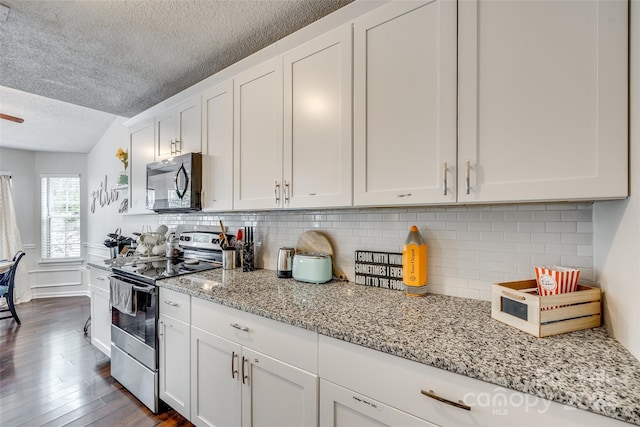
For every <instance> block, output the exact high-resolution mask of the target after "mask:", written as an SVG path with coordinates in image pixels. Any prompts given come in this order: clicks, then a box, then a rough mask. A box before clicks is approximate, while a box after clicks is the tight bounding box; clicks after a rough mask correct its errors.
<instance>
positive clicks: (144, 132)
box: [127, 120, 155, 214]
mask: <svg viewBox="0 0 640 427" xmlns="http://www.w3.org/2000/svg"><path fill="white" fill-rule="evenodd" d="M154 135H155V133H154V130H153V120H149V121H146V122H143V123H140V124H139V125H137V126H135V127H133V128H131V129H129V170H130V173H129V208H128V210H127V213H130V214H141V213H152V212H153V211H151V210H148V209H147V164H148V163H153V161H154V158H155V157H154V147H155V142H154Z"/></svg>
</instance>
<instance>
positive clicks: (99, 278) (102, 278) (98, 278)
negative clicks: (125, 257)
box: [96, 276, 107, 282]
mask: <svg viewBox="0 0 640 427" xmlns="http://www.w3.org/2000/svg"><path fill="white" fill-rule="evenodd" d="M96 279H97V280H102V281H103V282H104V281H105V280H107V278H106V277H104V276H98V277H96Z"/></svg>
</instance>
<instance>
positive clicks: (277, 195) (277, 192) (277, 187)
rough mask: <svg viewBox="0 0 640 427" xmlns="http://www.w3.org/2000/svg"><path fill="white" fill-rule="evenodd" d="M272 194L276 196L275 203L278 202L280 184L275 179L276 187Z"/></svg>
mask: <svg viewBox="0 0 640 427" xmlns="http://www.w3.org/2000/svg"><path fill="white" fill-rule="evenodd" d="M273 192H274V195H275V197H276V205H277V204H279V203H280V184H278V181H276V188H275V190H273Z"/></svg>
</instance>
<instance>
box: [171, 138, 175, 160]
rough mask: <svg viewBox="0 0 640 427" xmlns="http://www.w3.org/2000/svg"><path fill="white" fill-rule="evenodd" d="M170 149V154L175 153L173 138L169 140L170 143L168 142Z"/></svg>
mask: <svg viewBox="0 0 640 427" xmlns="http://www.w3.org/2000/svg"><path fill="white" fill-rule="evenodd" d="M170 147H171V148H170V150H171V155H172V156H173V155H175V150H176V141H175V140H173V139H172V140H171V144H170Z"/></svg>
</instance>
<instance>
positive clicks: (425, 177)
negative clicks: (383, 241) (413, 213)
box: [354, 0, 457, 205]
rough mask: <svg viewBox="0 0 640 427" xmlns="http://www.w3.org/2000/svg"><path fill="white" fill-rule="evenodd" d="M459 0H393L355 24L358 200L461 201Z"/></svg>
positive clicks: (387, 202) (391, 202)
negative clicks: (458, 174) (458, 163)
mask: <svg viewBox="0 0 640 427" xmlns="http://www.w3.org/2000/svg"><path fill="white" fill-rule="evenodd" d="M456 7H457V5H456V2H455V1H451V0H436V1H430V2H426V1H420V2H418V1H411V2H392V3H390V4H389V5H386V6H383V7H380V8H379V9H376V10H374V11H373V12H371V13H369V14H367V15H364V16H363V17H361V18H358V19H357V20H356V21H355V25H354V204H355V205H379V204H385V205H405V204H416V203H451V202H454V201H455V200H456V194H455V193H456V181H455V177H456V168H455V163H456V37H457V35H456V27H457V24H456V19H457V16H456Z"/></svg>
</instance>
